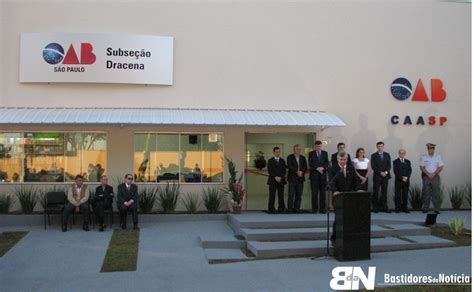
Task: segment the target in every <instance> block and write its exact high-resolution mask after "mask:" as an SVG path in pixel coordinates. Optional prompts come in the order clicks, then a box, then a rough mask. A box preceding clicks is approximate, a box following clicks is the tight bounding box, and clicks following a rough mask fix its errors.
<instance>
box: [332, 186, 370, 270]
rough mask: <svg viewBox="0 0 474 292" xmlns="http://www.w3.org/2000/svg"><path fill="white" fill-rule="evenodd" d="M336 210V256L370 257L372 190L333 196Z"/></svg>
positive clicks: (361, 258) (341, 257) (352, 258)
mask: <svg viewBox="0 0 474 292" xmlns="http://www.w3.org/2000/svg"><path fill="white" fill-rule="evenodd" d="M333 205H334V208H335V212H336V219H335V220H336V222H335V228H336V242H335V245H334V257H335V258H336V259H337V260H339V261H355V260H367V259H370V192H346V193H342V194H340V195H337V196H335V197H334V198H333Z"/></svg>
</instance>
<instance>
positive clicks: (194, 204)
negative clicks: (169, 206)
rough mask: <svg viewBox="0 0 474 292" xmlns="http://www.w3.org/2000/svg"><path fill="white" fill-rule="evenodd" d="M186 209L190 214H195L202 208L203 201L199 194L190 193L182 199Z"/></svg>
mask: <svg viewBox="0 0 474 292" xmlns="http://www.w3.org/2000/svg"><path fill="white" fill-rule="evenodd" d="M181 201H182V202H183V205H184V207H186V210H187V211H188V213H191V214H194V213H196V212H197V210H198V209H199V207H200V206H201V200H199V195H198V194H193V193H188V194H187V195H186V196H185V197H181Z"/></svg>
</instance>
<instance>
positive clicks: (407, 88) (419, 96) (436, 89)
mask: <svg viewBox="0 0 474 292" xmlns="http://www.w3.org/2000/svg"><path fill="white" fill-rule="evenodd" d="M390 91H391V92H392V95H393V97H395V98H396V99H398V100H406V99H408V98H410V96H411V95H412V93H413V92H412V87H411V83H410V81H408V79H406V78H403V77H400V78H397V79H395V80H393V82H392V86H391V87H390ZM445 99H446V91H445V90H444V88H443V81H441V79H431V101H433V102H440V101H443V100H445ZM412 101H430V99H429V98H428V94H427V93H426V90H425V86H424V85H423V82H422V81H421V79H418V83H417V85H416V88H415V92H414V93H413V97H412Z"/></svg>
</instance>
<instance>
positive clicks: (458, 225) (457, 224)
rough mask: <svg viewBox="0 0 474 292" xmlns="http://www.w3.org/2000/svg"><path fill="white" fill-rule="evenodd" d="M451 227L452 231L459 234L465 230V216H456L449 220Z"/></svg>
mask: <svg viewBox="0 0 474 292" xmlns="http://www.w3.org/2000/svg"><path fill="white" fill-rule="evenodd" d="M448 226H449V229H450V230H451V232H452V233H453V234H454V235H456V236H458V235H459V234H461V232H462V231H463V230H464V218H463V217H454V218H451V219H450V220H449V222H448Z"/></svg>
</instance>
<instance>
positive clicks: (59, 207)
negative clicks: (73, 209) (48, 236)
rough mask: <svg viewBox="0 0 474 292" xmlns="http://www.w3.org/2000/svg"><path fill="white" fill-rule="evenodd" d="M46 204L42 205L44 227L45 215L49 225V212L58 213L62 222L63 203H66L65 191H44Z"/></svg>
mask: <svg viewBox="0 0 474 292" xmlns="http://www.w3.org/2000/svg"><path fill="white" fill-rule="evenodd" d="M46 201H47V205H46V206H44V211H43V215H44V229H46V217H47V218H48V225H51V221H50V218H49V215H50V214H60V215H61V224H62V222H63V213H64V205H65V203H66V193H64V192H49V193H46Z"/></svg>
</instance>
